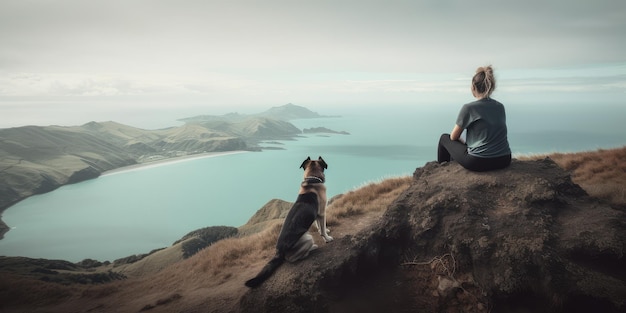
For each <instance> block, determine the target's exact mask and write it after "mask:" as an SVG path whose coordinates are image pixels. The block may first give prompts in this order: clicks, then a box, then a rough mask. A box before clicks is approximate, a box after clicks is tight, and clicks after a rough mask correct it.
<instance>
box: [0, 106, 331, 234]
mask: <svg viewBox="0 0 626 313" xmlns="http://www.w3.org/2000/svg"><path fill="white" fill-rule="evenodd" d="M320 117H328V116H323V115H320V114H318V113H316V112H313V111H310V110H309V109H307V108H305V107H301V106H297V105H294V104H292V103H289V104H286V105H283V106H278V107H273V108H270V109H269V110H266V111H264V112H261V113H258V114H252V115H243V114H238V113H229V114H226V115H223V116H213V115H202V116H196V117H190V118H186V119H182V121H184V122H185V124H184V125H182V126H178V127H170V128H165V129H158V130H145V129H140V128H135V127H132V126H128V125H123V124H119V123H116V122H113V121H108V122H89V123H86V124H84V125H81V126H23V127H15V128H6V129H0V213H1V212H2V211H4V210H5V209H6V208H8V207H10V206H11V205H13V204H15V203H17V202H19V201H20V200H23V199H25V198H27V197H29V196H32V195H35V194H42V193H46V192H49V191H52V190H54V189H56V188H58V187H60V186H62V185H66V184H71V183H77V182H80V181H84V180H87V179H92V178H96V177H98V176H100V174H102V173H103V172H106V171H110V170H113V169H117V168H121V167H125V166H129V165H137V164H142V163H147V162H154V161H158V160H164V159H169V158H174V157H185V156H191V155H199V154H203V153H214V152H227V151H242V150H244V151H261V150H265V149H276V148H275V147H262V146H261V145H260V143H262V142H267V141H275V140H287V139H293V138H296V137H297V136H300V135H302V133H303V131H301V130H300V129H298V128H297V127H295V126H294V125H293V124H291V123H290V122H289V120H291V119H305V118H320ZM317 129H318V131H320V130H323V131H324V132H326V133H337V134H340V133H341V132H336V131H332V130H329V129H326V128H323V127H320V128H317ZM8 229H9V228H8V226H7V225H6V224H4V222H2V221H1V220H0V239H2V238H3V235H4V233H6V232H7V231H8Z"/></svg>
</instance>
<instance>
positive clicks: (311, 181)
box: [303, 176, 324, 184]
mask: <svg viewBox="0 0 626 313" xmlns="http://www.w3.org/2000/svg"><path fill="white" fill-rule="evenodd" d="M303 183H308V184H318V183H319V184H323V183H324V179H322V178H319V177H316V176H307V177H305V178H304V181H303Z"/></svg>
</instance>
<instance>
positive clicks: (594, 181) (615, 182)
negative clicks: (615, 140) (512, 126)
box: [520, 147, 626, 205]
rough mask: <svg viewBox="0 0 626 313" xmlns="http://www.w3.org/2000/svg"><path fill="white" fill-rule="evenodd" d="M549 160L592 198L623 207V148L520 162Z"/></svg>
mask: <svg viewBox="0 0 626 313" xmlns="http://www.w3.org/2000/svg"><path fill="white" fill-rule="evenodd" d="M544 157H550V158H551V159H552V160H554V162H556V163H557V164H558V165H559V166H560V167H562V168H563V169H565V170H566V171H568V172H570V173H571V175H572V180H573V181H574V182H575V183H577V184H579V185H580V186H581V187H582V188H583V189H585V190H586V191H587V193H589V195H591V196H593V197H598V198H601V199H605V200H607V201H610V202H611V203H614V204H617V205H626V162H624V160H626V147H622V148H616V149H600V150H597V151H586V152H578V153H553V154H550V155H536V156H531V157H524V158H520V159H540V158H544Z"/></svg>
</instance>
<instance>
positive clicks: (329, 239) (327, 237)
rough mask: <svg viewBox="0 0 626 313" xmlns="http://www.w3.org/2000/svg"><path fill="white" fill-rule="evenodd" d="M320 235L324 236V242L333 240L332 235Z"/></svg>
mask: <svg viewBox="0 0 626 313" xmlns="http://www.w3.org/2000/svg"><path fill="white" fill-rule="evenodd" d="M322 237H324V241H326V242H331V241H333V240H334V239H333V237H331V236H328V235H326V236H322Z"/></svg>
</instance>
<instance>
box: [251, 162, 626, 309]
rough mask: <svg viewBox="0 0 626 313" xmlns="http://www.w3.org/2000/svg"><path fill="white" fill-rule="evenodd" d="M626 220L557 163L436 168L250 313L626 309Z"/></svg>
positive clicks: (281, 278)
mask: <svg viewBox="0 0 626 313" xmlns="http://www.w3.org/2000/svg"><path fill="white" fill-rule="evenodd" d="M624 215H625V214H624V212H623V211H622V210H620V209H619V208H612V207H611V206H609V205H607V204H603V203H601V202H600V201H598V200H596V199H593V198H590V197H589V196H588V195H587V194H586V192H585V191H584V190H583V189H581V188H580V187H579V186H578V185H576V184H574V183H573V182H572V181H571V179H570V177H569V175H568V173H567V172H565V171H564V170H562V169H561V168H559V167H558V166H557V165H556V164H555V163H554V162H553V161H551V160H550V159H545V160H541V161H524V162H522V161H517V160H514V162H513V163H512V165H511V166H510V168H508V169H505V170H501V171H494V172H487V173H474V172H469V171H467V170H465V169H463V168H462V167H460V166H459V165H458V164H456V163H450V164H442V165H440V164H436V163H428V164H426V165H425V166H424V167H422V168H418V169H417V170H416V171H415V173H414V179H413V182H412V184H411V186H410V187H409V188H408V189H407V190H406V191H405V192H404V193H403V194H402V195H401V196H400V197H398V199H397V200H396V201H395V202H394V203H393V204H392V205H391V206H390V207H389V209H388V210H387V211H386V213H385V214H384V216H383V217H382V218H381V219H380V220H378V221H377V222H375V223H373V224H372V225H370V226H369V227H367V228H365V229H363V230H361V231H359V232H358V233H356V234H354V235H347V236H344V237H342V238H335V239H336V240H335V242H333V243H332V244H328V245H324V246H323V247H322V248H321V249H320V250H319V251H318V253H316V254H314V255H312V256H311V257H310V259H308V260H304V261H302V262H300V263H299V264H296V265H292V264H288V265H286V266H283V267H282V268H281V269H279V270H278V271H277V273H276V274H275V275H274V276H273V277H271V278H270V279H269V280H268V281H267V282H266V283H265V284H264V285H262V286H261V287H260V288H258V289H252V290H249V291H248V292H247V293H246V294H245V295H244V296H243V297H242V299H241V303H240V305H241V311H242V312H251V311H256V312H273V311H280V310H287V311H289V312H382V311H388V312H459V311H462V312H591V311H594V312H624V310H626V306H625V303H624V301H625V299H626V261H625V260H626V259H625V258H624V252H625V244H626V227H625V226H626V220H625V219H624V218H625V216H624ZM257 266H258V267H259V268H260V267H261V266H262V264H258V265H257Z"/></svg>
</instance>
